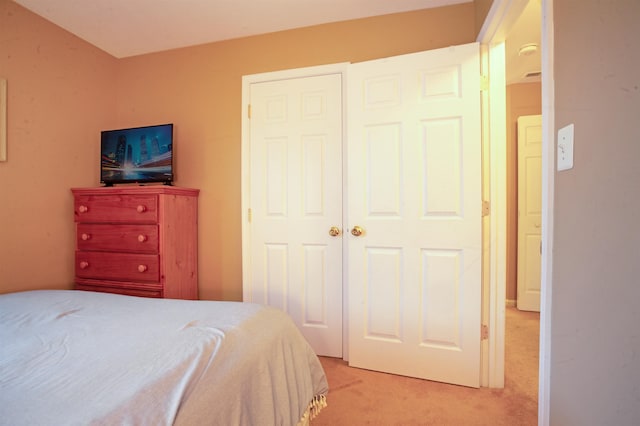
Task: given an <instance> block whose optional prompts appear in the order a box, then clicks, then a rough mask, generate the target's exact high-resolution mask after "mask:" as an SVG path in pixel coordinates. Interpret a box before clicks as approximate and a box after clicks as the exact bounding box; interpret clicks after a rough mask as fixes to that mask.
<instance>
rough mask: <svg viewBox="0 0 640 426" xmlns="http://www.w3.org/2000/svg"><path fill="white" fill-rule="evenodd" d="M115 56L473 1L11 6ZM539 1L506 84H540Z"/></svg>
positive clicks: (148, 0) (69, 1)
mask: <svg viewBox="0 0 640 426" xmlns="http://www.w3.org/2000/svg"><path fill="white" fill-rule="evenodd" d="M14 1H15V2H16V3H18V4H20V5H22V6H23V7H25V8H27V9H29V10H31V11H32V12H34V13H36V14H37V15H40V16H42V17H43V18H45V19H47V20H49V21H51V22H53V23H54V24H56V25H58V26H60V27H62V28H64V29H66V30H67V31H69V32H71V33H73V34H75V35H76V36H78V37H80V38H81V39H83V40H85V41H87V42H89V43H91V44H93V45H94V46H97V47H98V48H100V49H102V50H104V51H105V52H107V53H109V54H111V55H113V56H115V57H116V58H125V57H128V56H135V55H141V54H145V53H152V52H158V51H163V50H169V49H175V48H180V47H186V46H193V45H198V44H204V43H211V42H215V41H220V40H228V39H233V38H238V37H246V36H251V35H257V34H264V33H269V32H274V31H282V30H287V29H292V28H300V27H306V26H310V25H318V24H323V23H329V22H338V21H344V20H350V19H358V18H365V17H371V16H378V15H385V14H390V13H399V12H408V11H412V10H419V9H427V8H434V7H441V6H447V5H453V4H459V3H469V2H471V1H473V0H14ZM540 22H541V20H540V0H530V1H529V5H528V6H527V8H526V9H525V10H524V12H523V13H522V16H521V18H520V20H519V21H518V22H517V23H516V25H515V26H514V30H513V31H512V32H511V33H510V34H509V35H508V38H507V41H506V44H505V55H506V63H507V67H506V68H507V75H506V79H507V84H512V83H518V82H531V81H539V80H540V77H539V76H538V77H525V75H526V74H527V73H531V72H536V71H539V70H540V51H539V49H538V51H537V52H534V53H533V54H531V55H529V56H522V55H519V54H518V49H519V48H520V46H522V45H523V44H527V43H537V44H538V45H540Z"/></svg>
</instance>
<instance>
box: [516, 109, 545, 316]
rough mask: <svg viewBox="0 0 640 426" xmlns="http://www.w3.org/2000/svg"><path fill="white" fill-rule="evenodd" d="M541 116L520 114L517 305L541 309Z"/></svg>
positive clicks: (522, 307)
mask: <svg viewBox="0 0 640 426" xmlns="http://www.w3.org/2000/svg"><path fill="white" fill-rule="evenodd" d="M541 235H542V116H541V115H526V116H522V117H518V260H517V265H518V266H517V267H518V270H517V292H518V294H517V300H516V304H517V305H516V306H517V307H518V309H520V310H523V311H535V312H540V283H541V253H540V249H541V247H542V246H541Z"/></svg>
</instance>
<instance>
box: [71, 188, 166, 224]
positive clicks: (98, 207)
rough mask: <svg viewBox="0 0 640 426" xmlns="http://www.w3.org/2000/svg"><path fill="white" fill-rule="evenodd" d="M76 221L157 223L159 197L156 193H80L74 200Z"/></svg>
mask: <svg viewBox="0 0 640 426" xmlns="http://www.w3.org/2000/svg"><path fill="white" fill-rule="evenodd" d="M74 215H75V221H76V222H93V223H95V222H99V223H100V222H102V223H119V222H120V223H155V222H157V221H158V197H157V196H155V195H145V194H141V195H135V194H125V195H121V194H108V195H80V196H77V197H75V200H74Z"/></svg>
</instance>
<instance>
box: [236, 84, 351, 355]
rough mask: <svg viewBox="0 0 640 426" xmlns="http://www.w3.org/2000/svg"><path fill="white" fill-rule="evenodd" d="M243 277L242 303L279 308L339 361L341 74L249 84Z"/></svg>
mask: <svg viewBox="0 0 640 426" xmlns="http://www.w3.org/2000/svg"><path fill="white" fill-rule="evenodd" d="M250 98H251V99H250V102H251V118H250V132H251V136H250V139H251V141H250V151H251V152H250V161H251V165H250V170H251V171H250V180H251V184H250V192H251V195H250V206H251V222H250V235H251V237H250V246H251V254H250V257H251V259H250V263H251V266H250V274H251V277H249V278H247V277H245V279H244V280H245V282H244V300H245V301H252V302H256V303H262V304H265V305H270V306H274V307H277V308H280V309H282V310H284V311H285V312H287V313H288V314H289V315H290V316H291V317H292V318H293V320H294V322H295V323H296V324H297V326H298V328H299V329H300V330H301V331H302V334H303V335H304V336H305V338H306V339H307V340H308V341H309V343H310V344H311V346H312V347H313V349H314V350H315V351H316V353H317V354H318V355H327V356H334V357H341V356H342V237H341V236H340V235H337V236H331V235H330V229H331V228H332V227H336V228H338V229H341V227H342V75H341V74H331V75H320V76H311V77H304V78H292V79H286V80H278V81H269V82H261V83H254V84H251V88H250Z"/></svg>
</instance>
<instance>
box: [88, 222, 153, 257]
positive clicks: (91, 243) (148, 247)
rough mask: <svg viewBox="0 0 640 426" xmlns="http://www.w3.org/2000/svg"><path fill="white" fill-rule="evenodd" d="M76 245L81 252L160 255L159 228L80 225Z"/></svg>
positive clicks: (149, 226) (150, 226) (147, 226)
mask: <svg viewBox="0 0 640 426" xmlns="http://www.w3.org/2000/svg"><path fill="white" fill-rule="evenodd" d="M76 244H77V247H78V250H81V251H85V250H93V251H120V252H127V253H158V226H157V225H111V224H95V223H79V224H78V225H77V232H76Z"/></svg>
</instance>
